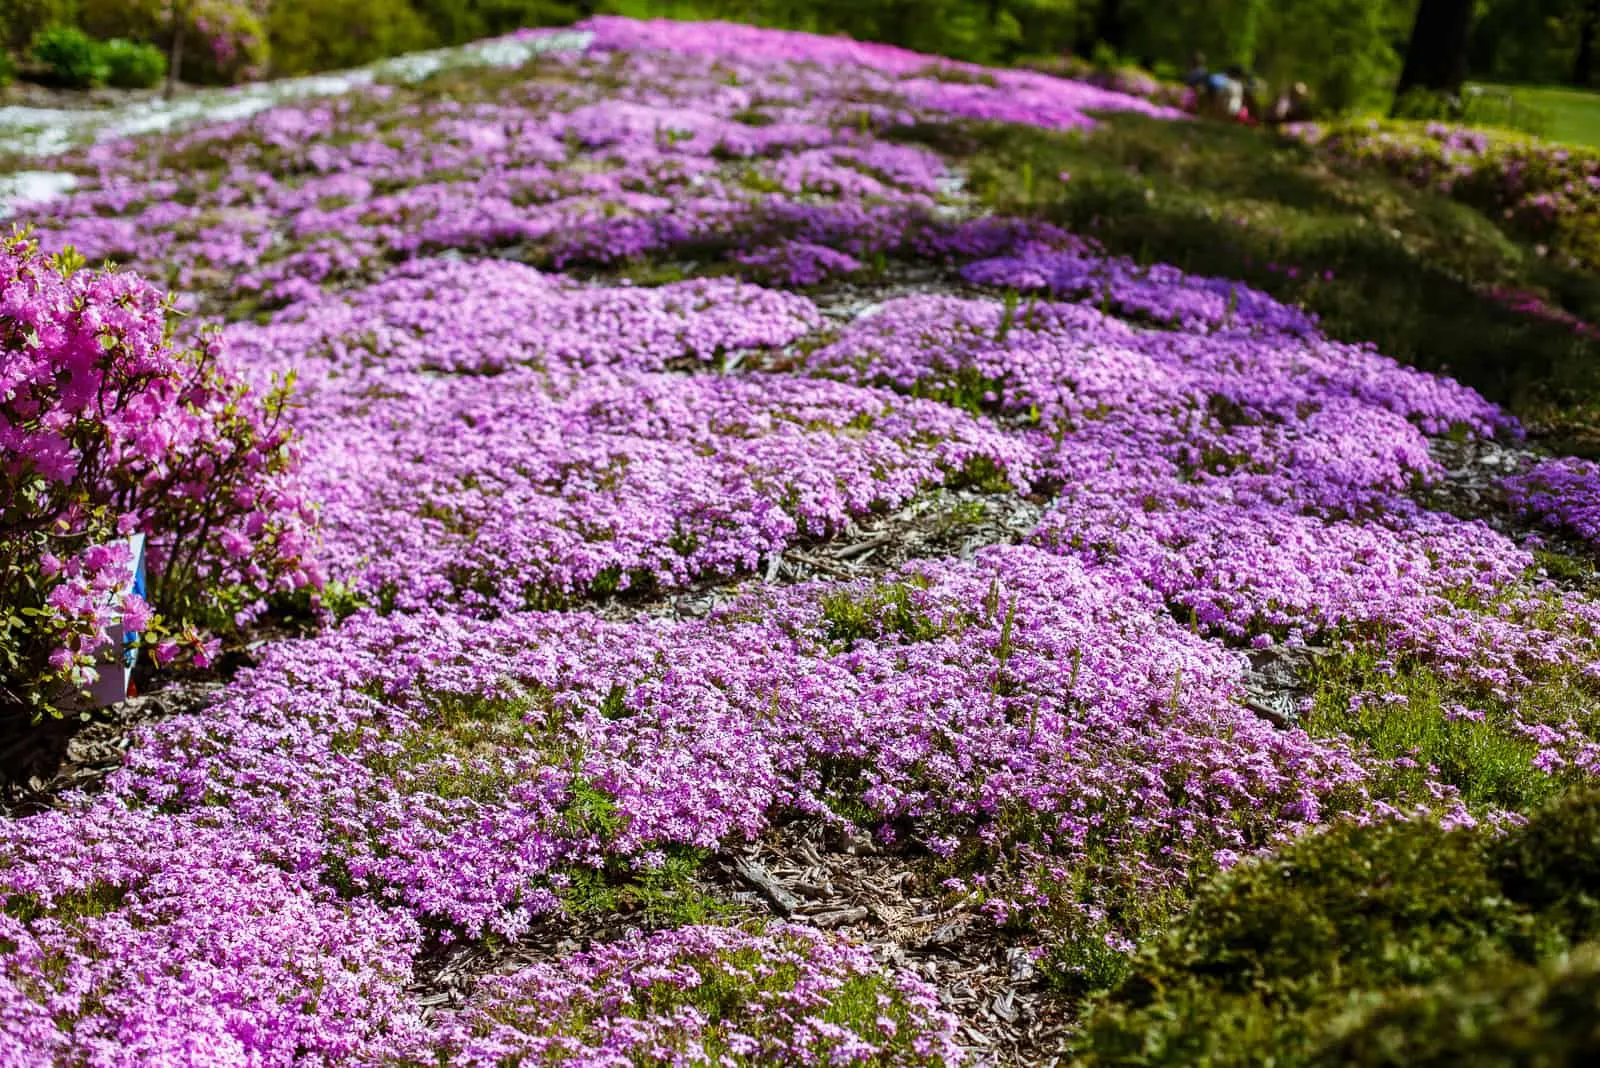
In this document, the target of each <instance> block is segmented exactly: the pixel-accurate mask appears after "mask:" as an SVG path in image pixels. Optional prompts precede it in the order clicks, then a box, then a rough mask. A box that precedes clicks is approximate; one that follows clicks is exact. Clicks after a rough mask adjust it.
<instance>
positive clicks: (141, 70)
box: [100, 37, 167, 89]
mask: <svg viewBox="0 0 1600 1068" xmlns="http://www.w3.org/2000/svg"><path fill="white" fill-rule="evenodd" d="M100 55H101V58H102V59H104V61H105V65H106V75H107V76H106V80H107V81H108V82H109V83H110V84H112V85H114V86H116V87H117V88H119V89H151V88H154V87H155V86H157V85H160V84H161V80H162V79H163V78H165V77H166V76H167V57H166V56H165V55H163V54H162V52H161V49H159V48H157V47H156V46H154V45H148V44H135V43H134V42H132V41H126V40H123V39H122V38H120V37H118V38H115V39H113V40H110V41H107V42H106V43H105V44H104V45H103V46H102V47H101V50H100Z"/></svg>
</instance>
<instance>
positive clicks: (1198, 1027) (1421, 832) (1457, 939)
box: [1080, 791, 1600, 1066]
mask: <svg viewBox="0 0 1600 1068" xmlns="http://www.w3.org/2000/svg"><path fill="white" fill-rule="evenodd" d="M1597 836H1600V794H1596V793H1595V792H1592V791H1591V792H1587V793H1579V794H1575V795H1572V796H1570V797H1568V798H1565V799H1563V800H1562V801H1560V802H1558V803H1556V804H1555V805H1554V806H1553V807H1551V808H1549V809H1548V810H1546V811H1544V812H1542V813H1540V814H1539V815H1538V816H1536V817H1535V819H1534V820H1533V822H1532V823H1531V824H1530V825H1529V826H1528V827H1527V828H1526V829H1522V830H1512V831H1511V832H1510V833H1509V834H1508V835H1507V836H1506V838H1505V839H1504V840H1503V841H1497V840H1496V839H1495V837H1494V835H1493V833H1492V832H1489V831H1486V830H1482V829H1474V830H1457V831H1447V830H1443V829H1441V828H1440V827H1438V826H1437V825H1436V824H1433V823H1431V822H1427V821H1420V822H1413V823H1393V824H1382V825H1377V826H1353V825H1347V826H1341V827H1336V828H1333V829H1331V830H1329V831H1327V832H1324V833H1320V834H1315V835H1311V836H1308V837H1305V838H1302V839H1300V840H1298V841H1296V842H1294V843H1291V844H1290V845H1288V846H1286V847H1285V848H1283V849H1282V850H1281V851H1279V852H1278V853H1276V854H1275V855H1271V856H1268V857H1265V858H1262V859H1259V860H1254V861H1246V862H1244V863H1242V864H1240V865H1238V866H1237V867H1235V868H1234V869H1233V870H1231V871H1229V872H1228V873H1226V874H1225V875H1223V876H1221V877H1219V878H1218V879H1217V880H1216V881H1215V882H1214V883H1213V884H1212V885H1211V886H1210V887H1208V888H1207V889H1206V891H1205V892H1203V893H1202V894H1201V895H1200V897H1199V898H1198V900H1197V901H1196V903H1195V905H1194V908H1193V909H1192V910H1191V911H1190V913H1189V914H1188V915H1187V916H1186V917H1185V918H1184V919H1183V920H1182V921H1181V922H1179V923H1178V924H1177V925H1176V926H1175V927H1173V928H1172V929H1171V930H1170V931H1169V932H1168V933H1167V934H1166V935H1165V936H1164V937H1162V938H1161V939H1160V940H1159V941H1158V942H1157V943H1156V944H1154V945H1152V946H1149V947H1147V948H1146V949H1145V950H1144V951H1143V952H1141V953H1140V955H1139V956H1138V957H1137V958H1136V959H1135V961H1134V963H1133V966H1132V970H1131V972H1130V974H1129V975H1128V977H1127V978H1126V979H1125V980H1124V981H1123V982H1122V983H1121V984H1120V985H1119V986H1118V987H1117V988H1116V989H1115V990H1114V991H1112V992H1111V993H1110V994H1109V995H1107V996H1106V997H1104V998H1102V999H1101V1000H1100V1001H1099V1002H1098V1003H1097V1004H1096V1005H1095V1006H1094V1007H1093V1009H1092V1010H1091V1012H1090V1014H1089V1017H1088V1020H1087V1025H1086V1029H1085V1031H1084V1034H1083V1037H1082V1039H1081V1043H1080V1044H1081V1052H1082V1053H1083V1055H1084V1058H1083V1063H1085V1064H1088V1065H1101V1064H1119V1065H1180V1064H1181V1065H1241V1066H1242V1065H1255V1064H1263V1063H1268V1062H1269V1061H1270V1063H1273V1064H1276V1065H1280V1066H1289V1065H1299V1064H1323V1063H1326V1064H1356V1065H1379V1064H1384V1065H1387V1064H1396V1065H1398V1064H1410V1063H1426V1064H1436V1063H1437V1064H1446V1063H1467V1062H1456V1061H1451V1060H1449V1059H1447V1058H1445V1056H1444V1054H1443V1053H1442V1052H1439V1050H1443V1049H1447V1048H1450V1047H1449V1046H1448V1043H1449V1042H1452V1041H1455V1042H1459V1041H1463V1039H1462V1037H1461V1036H1460V1035H1457V1036H1456V1037H1455V1038H1454V1039H1452V1038H1451V1037H1450V1035H1451V1033H1452V1031H1451V1028H1450V1027H1448V1026H1446V1023H1447V1021H1448V1020H1449V1019H1450V1018H1451V1017H1452V1014H1455V1015H1459V1014H1460V1013H1462V1012H1465V1013H1467V1014H1468V1016H1471V1015H1472V1014H1473V1013H1475V1012H1479V1011H1480V1010H1481V1011H1482V1012H1486V1013H1488V1015H1486V1016H1481V1017H1480V1018H1481V1019H1483V1020H1484V1021H1485V1023H1486V1025H1488V1024H1493V1025H1494V1026H1495V1027H1502V1026H1503V1027H1504V1028H1505V1029H1506V1030H1505V1031H1504V1032H1503V1034H1504V1035H1505V1036H1506V1038H1505V1040H1506V1041H1508V1042H1510V1041H1520V1039H1514V1038H1512V1037H1510V1036H1511V1035H1513V1034H1514V1033H1522V1034H1523V1037H1527V1035H1526V1033H1525V1032H1522V1031H1519V1029H1520V1028H1522V1027H1523V1024H1525V1023H1527V1022H1528V1021H1529V1020H1537V1019H1539V1018H1540V1013H1541V1012H1543V1011H1544V1010H1540V1012H1532V1011H1531V1010H1530V1009H1529V1005H1530V1004H1532V1005H1539V1004H1543V1005H1546V1006H1548V1007H1550V1008H1551V1014H1550V1020H1551V1026H1552V1027H1553V1028H1554V1031H1553V1032H1552V1036H1551V1037H1552V1038H1553V1039H1558V1040H1560V1041H1565V1040H1564V1039H1559V1036H1560V1035H1570V1034H1573V1033H1574V1025H1573V1024H1572V1023H1571V1022H1570V1021H1568V1020H1567V1018H1566V1016H1565V1013H1566V1011H1567V1008H1562V1007H1560V1006H1561V1005H1562V1004H1565V1002H1563V1000H1562V999H1563V998H1565V996H1566V995H1565V994H1561V995H1557V994H1555V993H1553V992H1554V991H1556V990H1558V989H1566V987H1564V986H1563V984H1566V983H1567V982H1568V981H1569V978H1572V977H1573V976H1575V977H1576V978H1575V980H1574V981H1576V982H1577V984H1578V985H1577V987H1576V989H1579V990H1585V991H1591V992H1592V990H1593V986H1592V982H1593V980H1592V974H1593V968H1592V967H1591V966H1589V965H1587V964H1585V965H1583V966H1582V967H1580V968H1579V969H1577V971H1576V972H1574V973H1572V976H1568V973H1567V972H1565V971H1564V970H1563V969H1564V967H1565V966H1563V965H1561V964H1559V963H1553V964H1552V965H1551V966H1550V968H1549V969H1548V970H1543V971H1541V970H1536V969H1535V968H1534V966H1537V965H1540V964H1541V963H1542V962H1552V961H1554V960H1555V959H1556V958H1557V956H1558V955H1559V954H1560V953H1562V952H1563V951H1564V950H1565V949H1566V948H1567V946H1568V945H1569V944H1571V942H1574V941H1580V940H1582V941H1586V940H1589V939H1592V938H1593V937H1594V935H1595V934H1596V933H1600V932H1597V929H1596V926H1595V923H1596V919H1597V913H1596V912H1595V910H1594V909H1593V907H1592V906H1593V903H1594V902H1593V899H1592V897H1590V896H1589V895H1590V893H1591V890H1590V888H1592V887H1593V885H1594V881H1593V880H1594V872H1595V870H1596V861H1595V860H1594V857H1595V853H1594V852H1593V851H1594V848H1595V845H1596V843H1597V841H1600V837H1597ZM1569 871H1570V874H1569V873H1568V872H1569ZM1544 879H1549V880H1550V881H1551V882H1550V885H1549V886H1548V888H1547V887H1546V886H1544V885H1542V884H1541V885H1537V886H1536V885H1534V884H1535V883H1536V882H1538V881H1539V880H1544ZM1586 880H1587V882H1586ZM1569 940H1570V941H1569ZM1485 968H1488V969H1490V970H1489V971H1488V972H1486V973H1484V974H1486V975H1487V976H1488V977H1489V978H1487V979H1480V978H1479V973H1480V972H1482V971H1483V970H1484V969H1485ZM1480 982H1481V983H1485V984H1487V985H1486V986H1483V987H1479V986H1478V984H1479V983H1480ZM1485 989H1488V990H1507V991H1509V990H1514V989H1519V990H1527V991H1530V992H1531V993H1530V996H1529V997H1528V998H1527V999H1526V1000H1525V1001H1521V1002H1518V1001H1513V1002H1511V1003H1510V1004H1509V1005H1508V1006H1507V1007H1506V1008H1505V1010H1504V1011H1505V1016H1504V1017H1497V1016H1495V1013H1496V1012H1499V1011H1501V1010H1498V1009H1495V1008H1494V1006H1493V1005H1489V1004H1485V1003H1484V999H1483V998H1482V997H1481V996H1480V995H1481V993H1482V990H1485ZM1585 996H1588V997H1590V999H1591V1000H1590V1001H1589V1002H1588V1004H1589V1005H1590V1010H1589V1011H1590V1012H1591V1013H1592V1011H1593V1001H1592V993H1589V994H1587V995H1585ZM1491 1000H1492V999H1491ZM1475 1005H1476V1006H1477V1008H1476V1009H1474V1008H1473V1006H1475ZM1519 1005H1520V1007H1517V1006H1519ZM1569 1007H1570V1006H1569ZM1352 1021H1355V1023H1354V1024H1352ZM1497 1021H1498V1022H1497ZM1406 1022H1411V1023H1415V1024H1417V1025H1418V1026H1417V1027H1416V1028H1415V1031H1414V1033H1413V1034H1411V1035H1410V1036H1409V1037H1407V1036H1406V1035H1405V1034H1404V1032H1405V1031H1406V1027H1405V1023H1406ZM1535 1036H1537V1032H1535ZM1401 1040H1403V1041H1412V1042H1416V1043H1419V1045H1417V1046H1416V1047H1415V1048H1414V1050H1413V1051H1412V1052H1411V1054H1410V1055H1409V1056H1407V1057H1400V1058H1398V1059H1396V1058H1395V1057H1394V1056H1393V1055H1392V1054H1390V1053H1387V1052H1385V1049H1386V1047H1387V1046H1388V1045H1390V1044H1392V1043H1393V1042H1395V1041H1401ZM1530 1040H1532V1039H1530ZM1589 1040H1590V1041H1592V1040H1593V1039H1592V1036H1591V1037H1590V1039H1589ZM1433 1042H1438V1043H1442V1044H1443V1045H1441V1046H1440V1047H1439V1049H1435V1048H1434V1047H1433V1046H1432V1045H1431V1043H1433ZM1329 1050H1336V1051H1337V1052H1336V1053H1330V1052H1329ZM1412 1057H1415V1059H1414V1060H1413V1059H1411V1058H1412ZM1483 1063H1527V1062H1510V1061H1507V1062H1501V1061H1494V1060H1489V1061H1485V1062H1483ZM1549 1063H1567V1062H1564V1061H1551V1062H1549Z"/></svg>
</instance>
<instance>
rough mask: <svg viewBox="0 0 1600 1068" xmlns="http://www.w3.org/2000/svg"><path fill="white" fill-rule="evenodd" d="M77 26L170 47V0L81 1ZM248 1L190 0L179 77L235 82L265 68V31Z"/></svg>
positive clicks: (97, 33)
mask: <svg viewBox="0 0 1600 1068" xmlns="http://www.w3.org/2000/svg"><path fill="white" fill-rule="evenodd" d="M79 2H80V3H81V5H82V8H81V16H80V20H79V24H80V25H81V26H82V27H83V28H84V29H85V30H87V31H88V32H89V33H91V34H93V35H94V36H96V37H99V38H122V39H125V40H129V41H133V42H136V43H139V44H149V45H154V46H155V47H156V48H157V49H159V50H160V52H161V53H162V54H163V55H167V54H170V52H171V50H172V17H171V14H170V8H171V3H170V0H79ZM258 6H259V5H257V4H252V3H248V2H245V0H190V2H189V4H188V5H187V7H186V12H187V16H188V19H187V23H186V25H185V26H184V32H183V41H184V44H183V55H182V57H181V58H180V60H179V75H180V76H181V77H182V78H183V80H184V81H188V82H197V83H201V84H208V85H233V84H235V83H237V82H241V81H246V80H248V79H250V78H255V77H260V76H261V75H262V74H264V73H265V72H266V70H267V66H268V60H269V53H268V44H267V31H266V28H265V26H264V25H263V23H262V21H261V16H259V15H258V14H257V13H256V10H257V8H258Z"/></svg>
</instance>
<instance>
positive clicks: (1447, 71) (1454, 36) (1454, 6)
mask: <svg viewBox="0 0 1600 1068" xmlns="http://www.w3.org/2000/svg"><path fill="white" fill-rule="evenodd" d="M1473 6H1474V5H1473V0H1421V2H1420V3H1419V4H1418V5H1417V17H1416V20H1415V21H1414V22H1413V23H1412V24H1411V40H1410V42H1409V43H1408V44H1407V45H1406V58H1405V63H1404V65H1402V66H1401V68H1400V81H1399V83H1398V84H1396V86H1395V103H1396V107H1397V109H1398V105H1399V102H1400V100H1401V98H1402V97H1404V96H1405V95H1406V94H1407V93H1408V92H1411V91H1413V90H1418V89H1421V90H1426V91H1428V92H1434V93H1445V94H1447V95H1449V96H1456V95H1458V94H1459V93H1460V92H1461V83H1462V82H1464V81H1466V80H1467V45H1468V42H1469V40H1470V38H1471V34H1472V14H1473V11H1472V9H1473Z"/></svg>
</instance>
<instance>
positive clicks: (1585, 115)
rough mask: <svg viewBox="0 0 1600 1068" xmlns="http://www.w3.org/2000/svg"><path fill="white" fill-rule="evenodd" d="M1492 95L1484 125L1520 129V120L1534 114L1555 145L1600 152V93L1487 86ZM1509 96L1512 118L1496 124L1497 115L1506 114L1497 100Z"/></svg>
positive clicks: (1487, 99) (1483, 104)
mask: <svg viewBox="0 0 1600 1068" xmlns="http://www.w3.org/2000/svg"><path fill="white" fill-rule="evenodd" d="M1482 88H1483V89H1485V90H1486V91H1487V93H1488V95H1486V96H1485V97H1483V98H1480V100H1481V109H1482V111H1483V112H1484V114H1483V116H1482V118H1481V119H1480V121H1484V122H1493V124H1494V125H1507V126H1512V127H1514V128H1515V127H1518V126H1519V123H1518V122H1517V121H1516V119H1517V118H1519V117H1522V116H1527V115H1530V114H1531V117H1532V118H1533V119H1534V120H1535V123H1536V125H1537V128H1538V131H1539V132H1540V133H1541V134H1543V136H1545V137H1548V138H1549V139H1550V140H1552V141H1564V142H1566V143H1567V144H1572V145H1591V146H1594V147H1597V148H1600V92H1594V91H1592V90H1588V89H1571V88H1566V87H1561V86H1548V85H1484V86H1482ZM1500 93H1505V94H1509V96H1510V99H1511V103H1510V108H1509V110H1510V112H1511V114H1510V116H1509V117H1510V118H1511V119H1512V121H1510V122H1507V121H1505V120H1504V119H1501V120H1499V121H1494V113H1495V112H1497V111H1500V110H1504V106H1503V105H1501V104H1500V103H1498V101H1497V100H1496V99H1495V97H1496V96H1497V95H1498V94H1500ZM1519 112H1520V115H1519Z"/></svg>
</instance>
